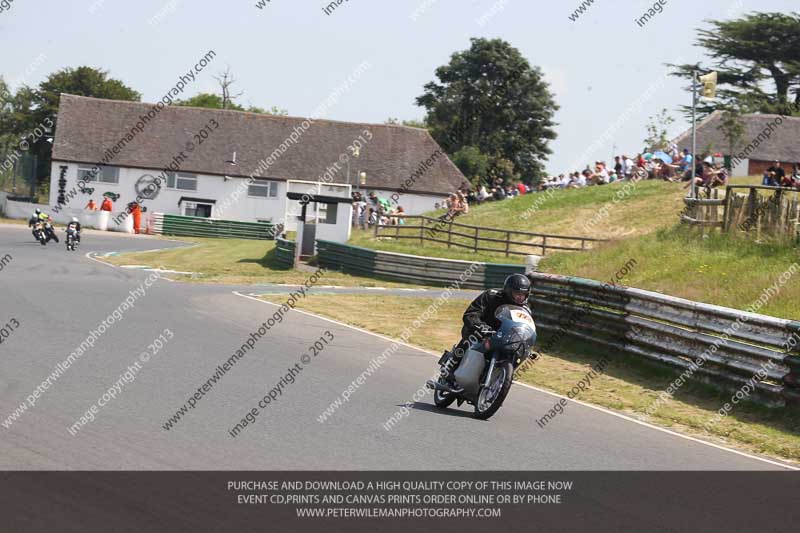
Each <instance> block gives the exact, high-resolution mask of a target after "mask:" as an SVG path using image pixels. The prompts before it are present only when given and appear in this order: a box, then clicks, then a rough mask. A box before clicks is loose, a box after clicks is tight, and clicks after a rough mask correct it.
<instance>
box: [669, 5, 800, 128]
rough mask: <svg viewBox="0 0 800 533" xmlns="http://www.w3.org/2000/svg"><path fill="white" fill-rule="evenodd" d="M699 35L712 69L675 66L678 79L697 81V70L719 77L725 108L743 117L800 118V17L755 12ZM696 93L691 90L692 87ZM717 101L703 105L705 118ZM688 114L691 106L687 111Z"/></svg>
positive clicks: (714, 25)
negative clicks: (714, 72) (695, 72)
mask: <svg viewBox="0 0 800 533" xmlns="http://www.w3.org/2000/svg"><path fill="white" fill-rule="evenodd" d="M708 22H709V23H710V24H711V26H712V28H711V29H701V30H698V38H697V45H698V46H701V47H703V48H705V50H706V51H707V53H708V55H709V57H710V58H711V63H710V64H708V65H703V64H700V63H699V64H695V65H688V64H685V65H670V66H672V67H674V68H675V71H674V73H673V74H674V75H676V76H679V77H682V78H686V79H691V77H692V71H693V70H694V69H699V70H700V73H701V74H702V73H706V72H709V71H712V70H716V71H717V72H718V73H719V80H718V86H719V89H718V91H717V97H718V100H719V103H721V104H722V105H723V106H724V107H727V108H731V107H735V108H737V109H739V110H741V111H742V112H745V113H747V112H751V113H755V112H759V113H781V114H785V115H800V15H798V14H797V13H792V14H784V13H752V14H750V15H746V16H744V17H742V18H740V19H736V20H728V21H715V20H711V21H708ZM689 89H691V86H690V87H689ZM716 107H717V105H716V103H715V102H701V104H700V105H699V106H698V110H699V113H700V116H704V115H707V114H709V113H711V112H712V111H713V110H714V109H715V108H716ZM684 110H685V111H687V113H688V112H689V111H690V110H691V107H690V106H684Z"/></svg>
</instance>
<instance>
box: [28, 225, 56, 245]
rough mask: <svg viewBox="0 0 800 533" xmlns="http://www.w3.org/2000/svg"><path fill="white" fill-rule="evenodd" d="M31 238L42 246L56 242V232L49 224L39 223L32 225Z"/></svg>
mask: <svg viewBox="0 0 800 533" xmlns="http://www.w3.org/2000/svg"><path fill="white" fill-rule="evenodd" d="M33 236H34V237H35V238H36V240H37V241H39V242H40V243H42V246H44V245H45V244H47V243H48V242H50V241H51V240H54V241H56V242H58V235H56V230H55V228H53V225H52V224H51V223H50V222H45V221H39V222H36V223H35V224H34V225H33Z"/></svg>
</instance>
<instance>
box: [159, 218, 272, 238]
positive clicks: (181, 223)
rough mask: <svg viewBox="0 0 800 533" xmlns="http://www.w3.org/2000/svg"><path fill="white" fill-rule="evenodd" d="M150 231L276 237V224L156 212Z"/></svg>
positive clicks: (191, 234)
mask: <svg viewBox="0 0 800 533" xmlns="http://www.w3.org/2000/svg"><path fill="white" fill-rule="evenodd" d="M149 229H150V232H152V233H155V234H157V235H176V236H181V237H209V238H232V239H263V240H271V239H273V238H274V232H275V226H274V225H273V224H270V223H268V222H240V221H237V220H218V219H214V218H203V217H185V216H180V215H165V214H163V213H154V214H153V217H152V223H151V227H150V228H149Z"/></svg>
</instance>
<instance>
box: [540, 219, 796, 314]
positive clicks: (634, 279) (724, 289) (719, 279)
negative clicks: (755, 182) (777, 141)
mask: <svg viewBox="0 0 800 533" xmlns="http://www.w3.org/2000/svg"><path fill="white" fill-rule="evenodd" d="M631 258H633V259H636V261H637V263H636V266H635V268H633V269H631V271H630V273H629V274H628V275H626V277H625V281H624V284H625V285H628V286H630V287H636V288H639V289H648V290H652V291H657V292H662V293H665V294H669V295H672V296H680V297H682V298H688V299H690V300H695V301H700V302H706V303H711V304H716V305H723V306H726V307H733V308H735V309H746V308H747V307H749V306H750V305H751V304H752V303H753V302H755V301H756V300H758V299H759V297H760V296H761V294H762V292H763V291H764V290H765V289H767V288H768V287H772V286H773V285H774V284H775V283H776V282H777V281H778V279H779V278H780V277H781V275H782V274H784V273H785V272H787V270H788V269H790V268H794V269H795V270H797V273H796V274H793V275H792V277H791V278H789V281H788V282H787V283H786V284H785V285H783V286H781V287H780V288H779V290H778V292H777V294H775V295H774V296H772V297H771V298H770V299H769V301H767V303H766V304H765V305H764V306H763V307H761V308H760V309H759V310H758V312H759V313H762V314H767V315H771V316H776V317H779V318H790V319H795V320H798V319H800V250H798V249H797V248H796V247H791V246H786V245H776V244H768V243H761V244H759V243H755V242H753V241H749V240H745V239H743V238H736V237H731V236H728V235H719V234H712V235H709V236H708V237H707V238H701V237H700V236H699V235H698V234H697V233H696V232H695V231H692V230H690V229H689V228H685V227H674V228H671V229H666V230H661V231H657V232H655V233H652V234H649V235H643V236H641V237H636V238H632V239H625V240H621V241H616V242H612V243H608V244H605V245H603V246H601V247H600V248H598V249H597V250H595V251H593V252H592V253H591V254H558V255H553V256H548V257H545V258H544V259H543V260H542V262H541V263H540V264H539V269H540V270H542V271H545V272H552V273H555V274H563V275H568V276H579V277H584V278H590V279H596V280H607V279H610V278H611V276H612V275H613V274H614V273H615V272H616V270H617V269H618V268H619V267H620V266H621V265H623V264H625V263H626V262H627V261H628V260H629V259H631ZM792 265H795V266H794V267H792ZM795 278H797V279H795Z"/></svg>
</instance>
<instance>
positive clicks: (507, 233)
mask: <svg viewBox="0 0 800 533" xmlns="http://www.w3.org/2000/svg"><path fill="white" fill-rule="evenodd" d="M510 245H511V232H510V231H507V232H506V257H508V249H509V246H510Z"/></svg>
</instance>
